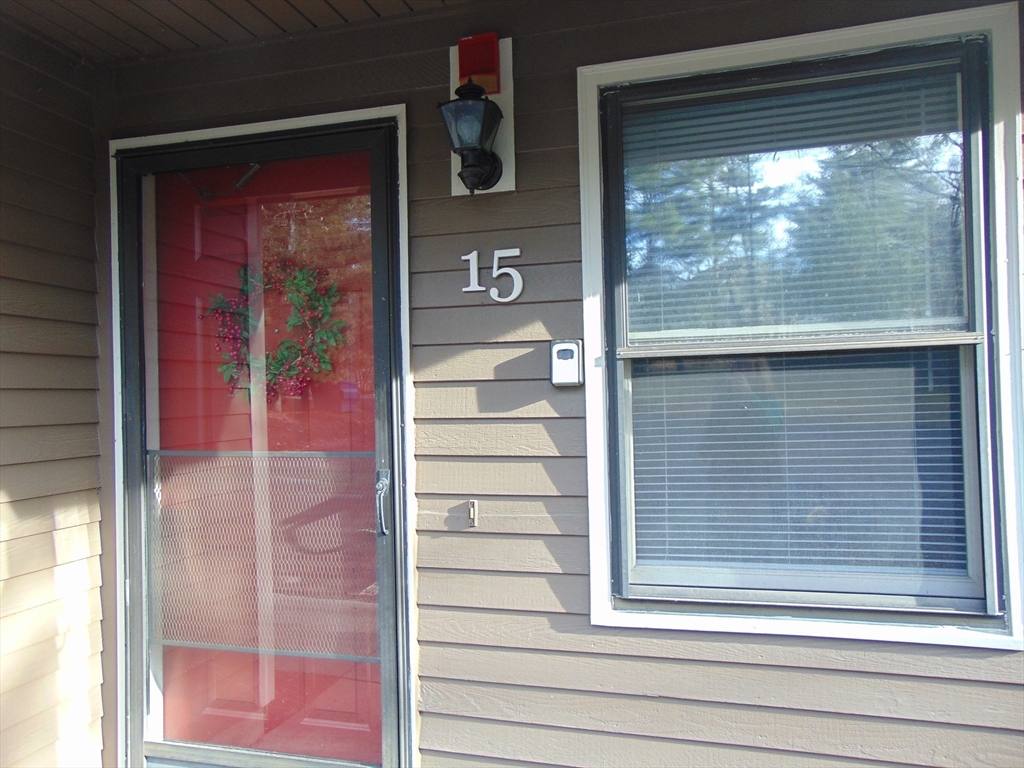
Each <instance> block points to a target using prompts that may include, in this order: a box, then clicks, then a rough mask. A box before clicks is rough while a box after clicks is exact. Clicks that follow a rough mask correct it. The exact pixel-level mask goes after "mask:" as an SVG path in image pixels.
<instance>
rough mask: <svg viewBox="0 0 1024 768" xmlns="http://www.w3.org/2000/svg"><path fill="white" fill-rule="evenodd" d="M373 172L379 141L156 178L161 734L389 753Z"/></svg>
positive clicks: (153, 399)
mask: <svg viewBox="0 0 1024 768" xmlns="http://www.w3.org/2000/svg"><path fill="white" fill-rule="evenodd" d="M369 179H370V163H369V157H368V155H367V154H365V153H354V154H349V155H339V156H335V157H328V158H322V157H321V158H315V159H309V160H290V161H282V162H268V163H263V164H260V165H255V164H253V165H242V166H235V167H226V168H217V169H208V170H197V171H188V172H184V173H173V174H172V173H168V174H163V175H160V176H158V177H157V178H156V208H157V215H156V237H155V241H156V243H155V254H152V255H150V256H149V257H148V258H150V259H151V260H152V261H154V262H155V263H154V264H151V265H150V269H149V274H151V275H152V274H154V273H155V276H156V280H155V284H156V288H155V292H153V290H152V287H149V288H148V290H149V291H151V292H152V293H151V294H147V296H146V300H147V302H149V304H150V307H149V309H148V310H147V313H146V315H147V318H150V325H152V322H153V321H154V320H155V323H156V329H155V330H154V329H153V328H152V327H150V328H148V329H147V334H146V341H147V374H146V375H147V382H148V386H147V393H148V394H147V409H148V411H147V413H148V416H147V443H148V447H149V472H150V477H151V480H152V483H153V491H154V492H153V493H152V497H153V498H152V502H151V504H150V514H149V518H148V521H147V546H148V559H149V585H150V590H149V611H150V613H149V618H148V626H149V635H150V648H151V651H150V659H149V661H150V672H151V681H152V682H153V683H154V684H155V685H154V686H151V688H153V687H155V688H156V689H157V690H156V691H153V692H152V695H153V696H157V697H161V698H160V702H159V705H160V706H162V711H163V722H162V728H163V737H164V738H165V739H168V740H173V741H187V742H197V743H205V744H219V745H225V746H234V747H244V748H248V749H259V750H267V751H271V752H282V753H288V754H298V755H310V756H319V757H330V758H337V759H344V760H352V761H358V762H364V763H380V761H381V730H380V729H381V691H380V660H379V652H378V632H377V619H378V616H377V597H378V595H377V592H378V590H377V567H376V534H375V518H374V497H373V487H374V474H375V469H376V462H375V458H374V457H375V444H374V428H375V420H374V369H373V364H374V360H373V309H372V305H371V301H372V283H371V279H372V275H371V248H370V197H369V184H370V181H369ZM151 250H152V249H151ZM153 282H154V281H152V280H151V281H150V283H149V285H150V286H152V285H153Z"/></svg>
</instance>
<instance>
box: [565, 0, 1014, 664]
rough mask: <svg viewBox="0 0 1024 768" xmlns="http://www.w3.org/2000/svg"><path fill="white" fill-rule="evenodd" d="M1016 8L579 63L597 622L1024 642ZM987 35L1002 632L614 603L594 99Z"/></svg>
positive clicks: (990, 644) (1004, 644) (939, 641)
mask: <svg viewBox="0 0 1024 768" xmlns="http://www.w3.org/2000/svg"><path fill="white" fill-rule="evenodd" d="M1017 13H1018V10H1017V6H1016V4H1013V3H1006V4H1002V5H993V6H986V7H983V8H977V9H970V10H965V11H954V12H951V13H942V14H934V15H929V16H918V17H913V18H908V19H901V20H898V21H891V22H884V23H880V24H869V25H865V26H859V27H850V28H847V29H838V30H830V31H827V32H820V33H812V34H806V35H798V36H795V37H787V38H780V39H776V40H765V41H759V42H755V43H745V44H742V45H732V46H726V47H722V48H713V49H707V50H698V51H688V52H685V53H678V54H669V55H664V56H656V57H652V58H647V59H634V60H629V61H621V62H614V63H609V64H597V65H592V66H586V67H581V68H580V69H579V70H578V71H577V97H578V104H579V147H580V149H579V151H580V205H581V229H582V233H581V235H582V247H583V267H582V269H583V313H584V350H585V351H584V364H585V366H586V368H587V369H588V370H587V371H586V375H585V380H586V385H585V386H586V390H585V398H586V415H587V426H586V429H587V455H588V457H589V461H588V463H587V464H588V470H587V483H588V485H587V488H588V498H589V515H590V521H589V522H590V606H591V621H592V623H593V624H596V625H601V626H614V627H637V628H659V629H678V630H696V631H707V632H737V633H750V634H773V635H796V636H809V637H831V638H848V639H864V640H886V641H896V642H909V643H928V644H935V645H960V646H974V647H984V648H1002V649H1013V650H1020V649H1022V648H1024V622H1022V614H1024V591H1022V590H1024V544H1022V540H1021V539H1022V528H1024V523H1022V517H1024V514H1022V511H1021V477H1022V476H1024V472H1022V464H1024V457H1022V454H1024V428H1022V426H1021V425H1024V395H1022V378H1024V375H1022V352H1021V346H1022V344H1021V333H1022V332H1021V300H1022V297H1024V292H1022V283H1024V280H1022V277H1021V260H1022V259H1021V253H1020V249H1021V243H1020V238H1021V232H1020V229H1021V222H1022V210H1024V202H1022V198H1024V194H1022V192H1021V183H1022V175H1021V114H1020V112H1021V108H1020V74H1019V73H1020V61H1019V55H1020V47H1019V41H1018V31H1017V30H1018V29H1019V26H1018V19H1017ZM979 33H981V34H985V35H987V36H989V39H990V40H991V44H992V62H991V68H992V72H993V73H994V77H993V83H992V109H993V119H994V130H993V132H992V134H993V135H992V140H993V148H994V153H995V155H996V156H997V158H998V162H996V163H995V165H996V166H997V168H996V173H995V177H994V184H993V187H994V190H995V194H994V196H993V197H994V199H993V200H992V201H991V210H992V217H993V222H992V230H993V232H994V233H995V236H994V237H993V243H992V244H991V248H992V251H993V253H994V256H995V258H994V259H993V263H994V264H995V265H996V266H995V270H994V272H995V273H994V274H993V275H992V276H991V279H992V280H994V281H995V283H996V284H997V285H999V286H1000V290H999V291H998V295H999V297H1009V301H997V302H996V306H995V315H996V317H995V321H996V327H997V328H999V329H1000V333H999V335H998V336H997V340H996V343H995V344H994V345H993V349H992V352H993V355H994V356H995V357H996V358H997V360H998V363H999V365H998V381H997V386H996V391H997V392H998V396H997V398H996V411H997V413H996V418H995V420H994V428H995V429H997V430H998V431H999V432H1000V433H1001V435H1002V459H1001V462H1000V470H1001V471H1000V476H1001V478H1002V482H1001V483H1000V496H1001V498H1000V500H999V501H1000V506H1001V507H1002V509H1003V510H1004V513H1003V522H1004V529H1003V541H1002V546H1003V551H1002V552H1001V553H1000V554H1001V556H1002V558H1003V559H1004V561H1005V562H1007V563H1009V567H1006V568H1005V569H1004V570H1005V578H1006V583H1005V585H1004V586H1005V592H1006V596H1007V606H1008V607H1007V614H1008V616H1007V627H1008V628H1007V631H993V630H989V629H981V628H974V627H965V626H958V625H957V624H956V623H955V622H956V619H955V618H952V619H951V621H950V623H949V624H944V625H924V624H910V623H906V619H905V617H904V618H902V619H901V621H899V622H893V623H871V622H865V621H854V620H845V619H833V618H822V619H807V618H802V617H795V616H793V617H785V616H782V617H775V616H772V617H761V616H757V615H753V613H754V612H753V611H751V614H752V615H742V616H738V615H715V614H696V613H693V614H685V613H675V612H669V611H666V612H651V611H647V612H641V611H635V612H634V611H626V610H619V609H616V607H615V603H614V600H613V596H612V593H611V573H612V570H611V568H612V566H611V548H612V546H613V541H612V537H611V501H612V500H611V497H610V491H609V486H608V477H607V471H606V464H607V450H608V448H607V446H608V444H609V443H608V440H609V436H610V435H609V428H608V424H607V422H606V419H607V413H608V408H607V403H606V398H607V392H606V385H605V378H606V375H607V371H606V367H605V366H606V364H605V359H604V356H603V354H602V352H601V350H603V349H604V343H605V339H604V328H605V325H604V298H603V290H604V288H603V282H604V281H603V269H602V260H603V259H602V251H603V243H602V202H601V195H602V192H601V168H602V160H601V144H600V121H599V113H598V104H599V98H600V89H601V88H602V87H605V86H610V85H616V84H625V83H638V82H644V81H652V80H659V79H666V78H674V77H680V76H686V75H693V74H698V73H703V72H714V71H728V70H736V69H746V68H748V67H754V66H764V65H768V64H773V63H782V62H790V61H794V60H799V59H813V58H820V57H824V56H829V55H836V54H840V53H844V54H845V53H857V52H868V51H873V50H879V49H883V48H888V47H892V46H896V45H906V44H908V43H915V42H925V41H929V40H938V39H950V38H958V37H963V36H966V35H971V34H979Z"/></svg>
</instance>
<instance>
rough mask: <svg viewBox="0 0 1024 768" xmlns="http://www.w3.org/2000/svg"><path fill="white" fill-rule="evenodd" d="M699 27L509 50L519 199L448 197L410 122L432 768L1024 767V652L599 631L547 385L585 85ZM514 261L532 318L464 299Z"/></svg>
mask: <svg viewBox="0 0 1024 768" xmlns="http://www.w3.org/2000/svg"><path fill="white" fill-rule="evenodd" d="M740 5H746V6H749V7H754V6H757V5H758V4H749V3H748V4H740ZM733 10H734V11H735V10H736V9H735V8H734V9H733ZM723 13H724V11H722V10H721V9H718V10H716V9H710V10H708V11H707V12H706V13H705V14H704V16H705V18H706V19H707V20H708V21H709V22H710V21H711V20H715V19H717V20H719V23H721V21H722V20H723V19H724V17H723V15H722V14H723ZM699 16H701V14H700V13H697V14H695V17H699ZM685 18H693V17H687V16H686V15H685V14H675V15H669V16H668V17H666V18H665V19H663V20H662V21H663V22H664V23H663V24H653V25H650V24H645V23H644V22H642V21H635V22H623V23H622V24H608V25H603V26H598V27H595V28H590V29H585V30H571V31H565V32H559V31H557V30H547V31H545V32H538V33H537V34H533V35H530V34H527V35H524V36H521V37H515V39H514V44H515V46H516V49H515V50H516V61H515V68H516V73H517V81H516V99H517V105H516V106H517V112H516V143H517V149H518V150H519V151H518V154H517V158H516V166H517V189H518V190H519V191H518V192H517V193H516V194H515V195H514V196H511V195H493V196H489V197H481V196H477V197H475V198H472V199H470V198H454V199H453V198H450V197H448V176H447V158H446V157H445V156H444V151H445V149H446V147H445V145H444V143H443V136H440V137H439V136H437V135H436V134H437V133H438V131H437V130H436V129H437V126H436V125H432V124H430V125H427V126H426V127H425V128H424V129H423V130H421V131H420V132H419V133H420V135H419V136H417V126H416V125H413V128H412V137H411V143H412V145H413V146H412V149H411V150H410V157H411V162H412V166H411V168H410V176H411V184H412V190H413V197H414V201H413V202H412V204H411V209H410V225H411V233H412V242H411V250H412V254H411V260H412V275H411V284H410V288H411V303H412V307H411V308H412V343H413V376H414V381H415V389H416V414H415V417H416V418H415V423H416V444H415V451H416V455H417V459H418V463H417V488H416V490H417V499H418V504H419V516H418V519H417V528H418V541H417V550H418V556H417V565H418V569H417V576H418V583H417V591H416V595H417V601H418V606H419V609H420V610H419V616H418V622H419V624H418V626H419V640H420V647H419V654H420V656H419V674H420V686H421V688H420V711H421V715H422V720H421V736H420V749H421V755H422V759H423V765H424V766H434V765H436V766H444V765H459V764H466V765H488V764H495V765H497V764H504V763H503V761H506V760H508V761H513V763H512V764H515V765H530V764H538V763H539V764H552V765H578V766H587V765H630V766H634V765H635V766H645V765H646V766H665V765H672V766H683V765H691V766H736V765H764V766H780V767H781V766H786V767H787V768H788V767H789V766H801V765H808V766H810V765H837V766H838V765H842V766H854V765H893V764H913V765H950V766H952V765H962V764H964V763H972V762H973V763H977V764H985V765H1010V764H1014V763H1015V762H1017V761H1019V760H1020V757H1021V754H1022V752H1024V748H1022V744H1021V739H1022V736H1021V732H1020V730H1021V725H1022V713H1024V687H1022V686H1021V685H1020V682H1021V677H1022V665H1021V660H1020V655H1011V656H1008V655H1005V654H995V655H992V654H986V653H978V652H972V651H968V650H961V649H935V648H924V649H922V648H919V647H914V648H906V647H902V646H891V645H887V644H870V643H854V642H842V641H819V640H812V641H808V640H802V639H799V638H792V639H778V640H767V641H766V640H764V639H761V638H755V637H740V638H736V637H727V636H707V635H699V636H694V635H693V634H682V633H673V632H644V631H639V630H630V631H626V630H611V629H604V628H597V627H592V626H591V625H590V623H589V618H588V612H589V589H590V582H589V578H588V576H587V571H588V566H589V554H588V549H587V538H586V530H587V519H586V514H587V506H586V487H585V480H586V446H585V425H584V419H583V415H584V414H583V407H584V405H583V396H582V391H581V390H579V389H556V388H554V387H552V386H551V384H550V382H549V381H548V375H549V370H548V369H549V360H548V355H549V347H548V342H549V341H550V340H551V339H553V338H579V337H580V336H581V335H582V305H581V299H582V294H581V292H580V290H581V289H580V283H579V277H580V266H579V260H580V244H579V227H578V221H579V207H578V206H579V203H578V201H579V189H578V183H579V182H578V178H579V177H578V173H579V167H578V150H577V147H576V141H577V118H576V109H575V97H576V93H575V89H576V78H575V71H574V70H575V67H576V66H577V65H580V64H585V63H592V62H593V60H594V59H593V57H592V56H591V57H590V58H585V57H586V53H587V52H590V51H596V50H598V49H599V48H600V47H601V46H604V47H607V48H608V49H609V50H612V51H620V52H621V54H622V55H615V56H608V57H606V56H605V55H604V53H603V51H601V54H600V55H601V60H605V59H606V58H608V59H614V58H625V57H629V56H637V55H649V54H652V53H660V52H664V51H665V50H670V49H668V48H664V49H661V50H658V49H651V48H648V47H647V43H646V41H645V42H640V41H641V40H644V38H651V37H653V38H654V39H655V42H654V44H655V45H657V44H658V43H657V40H661V41H662V43H663V44H665V45H667V44H668V43H667V39H668V38H670V37H673V38H674V37H677V36H678V35H679V34H680V33H681V32H683V31H684V29H683V27H684V26H688V25H684V24H682V22H683V19H685ZM730 18H733V16H732V15H730ZM640 27H644V31H643V32H642V33H639V32H638V30H639V28H640ZM499 31H501V30H499ZM793 31H804V30H793ZM687 34H688V35H692V34H693V33H692V32H687ZM533 73H536V74H533ZM566 105H568V106H569V107H570V108H568V109H566V108H564V107H565V106H566ZM423 134H426V135H423ZM431 145H433V149H432V151H431V153H430V154H428V151H427V150H428V148H429V147H430V146H431ZM431 174H432V175H433V176H432V178H430V175H431ZM512 247H519V248H520V249H521V252H522V255H521V256H520V257H518V258H515V259H510V260H508V263H509V265H514V266H516V267H517V268H518V269H520V271H521V273H522V275H523V278H524V285H525V287H524V289H523V293H522V295H521V297H520V298H519V299H517V300H516V302H514V303H513V304H509V305H503V306H499V305H496V304H495V303H494V302H493V301H490V299H489V297H488V296H487V294H486V293H463V292H462V291H461V288H462V287H464V286H465V285H466V284H467V274H466V262H464V261H461V260H460V258H459V257H460V256H462V255H463V254H466V253H469V252H470V251H473V250H476V251H477V252H478V253H479V258H480V265H481V273H482V275H483V277H482V278H481V282H482V283H483V284H485V285H486V286H488V287H489V286H490V285H492V284H496V285H498V287H499V290H502V291H503V290H504V289H503V288H502V286H501V283H500V282H498V283H492V282H490V281H489V280H488V279H487V275H488V274H489V268H490V262H489V259H490V258H491V254H492V252H493V250H494V249H496V248H512ZM470 499H475V500H476V502H477V525H476V526H475V527H470V524H469V500H470Z"/></svg>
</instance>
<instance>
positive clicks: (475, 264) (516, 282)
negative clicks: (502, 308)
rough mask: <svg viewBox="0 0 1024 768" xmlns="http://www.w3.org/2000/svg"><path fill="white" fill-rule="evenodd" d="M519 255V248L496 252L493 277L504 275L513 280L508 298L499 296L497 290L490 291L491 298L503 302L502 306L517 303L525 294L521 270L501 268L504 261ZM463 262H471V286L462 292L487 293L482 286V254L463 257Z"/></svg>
mask: <svg viewBox="0 0 1024 768" xmlns="http://www.w3.org/2000/svg"><path fill="white" fill-rule="evenodd" d="M518 255H519V249H518V248H499V249H498V250H496V251H495V252H494V264H493V266H492V267H491V276H492V277H495V278H498V277H501V276H502V275H507V276H508V277H511V278H512V290H511V291H510V292H509V294H508V296H501V295H499V293H498V289H497V288H491V290H490V295H491V298H492V299H494V300H495V301H499V302H501V303H502V304H507V303H508V302H510V301H515V300H516V299H518V298H519V294H521V293H522V292H523V276H522V275H521V274H519V270H518V269H516V268H515V267H503V266H501V260H502V259H507V258H509V257H512V256H518ZM462 260H463V261H468V262H469V285H467V286H466V287H465V288H463V289H462V292H463V293H471V292H473V291H486V290H487V289H486V288H484V287H483V286H482V285H480V254H479V253H477V252H476V251H473V252H472V253H467V254H466V255H465V256H463V257H462Z"/></svg>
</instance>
